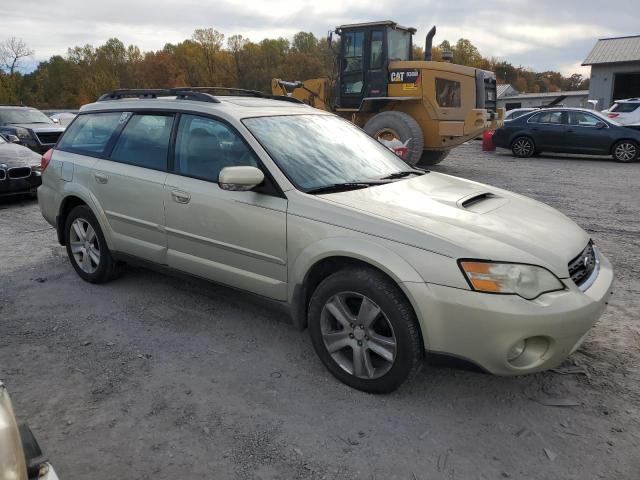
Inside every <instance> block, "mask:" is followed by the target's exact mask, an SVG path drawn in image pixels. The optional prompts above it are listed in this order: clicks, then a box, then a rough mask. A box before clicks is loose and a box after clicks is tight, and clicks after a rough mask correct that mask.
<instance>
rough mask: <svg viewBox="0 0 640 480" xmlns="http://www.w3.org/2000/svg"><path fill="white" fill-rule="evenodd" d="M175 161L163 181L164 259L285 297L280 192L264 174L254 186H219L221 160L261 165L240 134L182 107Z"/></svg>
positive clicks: (284, 203) (203, 274) (201, 273)
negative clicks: (261, 181) (244, 188)
mask: <svg viewBox="0 0 640 480" xmlns="http://www.w3.org/2000/svg"><path fill="white" fill-rule="evenodd" d="M173 163H174V165H173V168H172V170H173V171H172V172H171V173H170V174H169V176H168V177H167V180H166V184H165V189H164V203H165V211H166V229H167V239H168V251H167V262H168V264H169V266H171V267H174V268H177V269H179V270H183V271H186V272H188V273H191V274H194V275H198V276H201V277H204V278H208V279H211V280H214V281H217V282H220V283H224V284H227V285H231V286H233V287H238V288H242V289H243V290H248V291H251V292H254V293H258V294H260V295H264V296H267V297H270V298H275V299H278V300H285V299H286V298H287V297H286V294H287V288H286V285H287V283H286V282H287V263H286V247H287V245H286V215H287V200H286V198H284V197H283V196H282V195H281V194H278V192H277V191H276V190H275V184H272V183H270V182H271V180H270V179H269V178H268V176H267V178H265V184H264V185H262V186H260V187H256V189H254V190H252V191H229V190H223V189H221V188H220V187H219V186H218V175H219V173H220V171H221V170H222V169H223V168H225V167H230V166H242V165H251V166H256V167H259V168H262V167H261V166H260V162H259V160H258V158H257V157H256V155H255V154H254V152H253V151H252V150H251V148H250V147H249V146H248V145H247V144H246V143H245V142H244V141H243V139H242V137H241V135H240V134H239V133H238V132H237V131H236V130H235V129H234V128H233V127H231V126H230V125H228V124H227V123H225V122H223V121H221V120H218V119H215V118H211V117H205V116H200V115H191V114H181V115H180V119H179V125H178V128H177V133H176V140H175V154H174V161H173ZM263 171H265V170H264V169H263ZM265 174H266V171H265Z"/></svg>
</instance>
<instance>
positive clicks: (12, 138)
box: [5, 134, 20, 143]
mask: <svg viewBox="0 0 640 480" xmlns="http://www.w3.org/2000/svg"><path fill="white" fill-rule="evenodd" d="M5 138H6V139H7V142H9V143H20V139H19V138H18V137H17V136H15V135H11V134H7V135H5Z"/></svg>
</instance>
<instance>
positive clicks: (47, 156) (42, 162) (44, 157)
mask: <svg viewBox="0 0 640 480" xmlns="http://www.w3.org/2000/svg"><path fill="white" fill-rule="evenodd" d="M52 155H53V148H50V149H49V150H47V152H46V153H45V154H44V155H42V158H41V159H40V171H41V172H44V171H45V170H46V169H47V167H48V166H49V162H50V161H51V156H52Z"/></svg>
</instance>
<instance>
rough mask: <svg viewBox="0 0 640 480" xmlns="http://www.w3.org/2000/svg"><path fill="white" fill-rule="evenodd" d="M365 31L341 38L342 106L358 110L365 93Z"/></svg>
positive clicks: (348, 34)
mask: <svg viewBox="0 0 640 480" xmlns="http://www.w3.org/2000/svg"><path fill="white" fill-rule="evenodd" d="M364 34H365V32H364V31H356V32H346V33H344V34H343V35H342V37H341V42H342V47H341V48H342V57H341V58H342V61H341V64H340V106H341V107H342V108H357V107H359V106H360V103H361V101H362V95H363V93H364V37H365V35H364Z"/></svg>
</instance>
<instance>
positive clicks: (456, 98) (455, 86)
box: [436, 78, 461, 108]
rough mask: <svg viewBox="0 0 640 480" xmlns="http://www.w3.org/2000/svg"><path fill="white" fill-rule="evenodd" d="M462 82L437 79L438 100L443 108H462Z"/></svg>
mask: <svg viewBox="0 0 640 480" xmlns="http://www.w3.org/2000/svg"><path fill="white" fill-rule="evenodd" d="M460 93H461V91H460V82H456V81H455V80H447V79H444V78H436V100H437V101H438V105H440V106H441V107H443V108H460Z"/></svg>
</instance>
